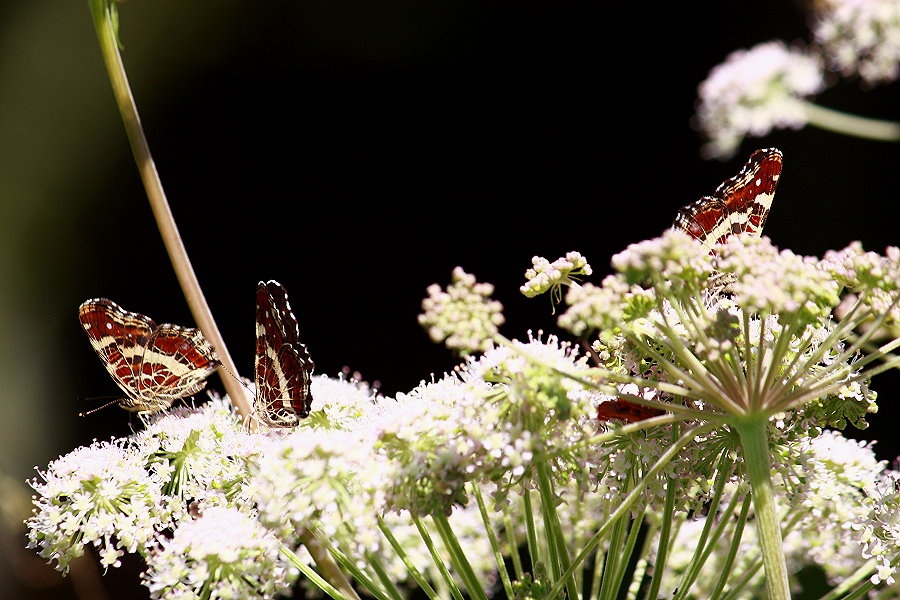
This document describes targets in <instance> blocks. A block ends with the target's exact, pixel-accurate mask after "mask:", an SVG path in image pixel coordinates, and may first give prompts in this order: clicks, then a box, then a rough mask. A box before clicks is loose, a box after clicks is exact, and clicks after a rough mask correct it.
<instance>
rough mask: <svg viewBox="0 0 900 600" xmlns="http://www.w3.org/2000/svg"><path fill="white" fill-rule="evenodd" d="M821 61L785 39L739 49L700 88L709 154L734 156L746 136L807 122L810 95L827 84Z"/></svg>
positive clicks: (699, 119)
mask: <svg viewBox="0 0 900 600" xmlns="http://www.w3.org/2000/svg"><path fill="white" fill-rule="evenodd" d="M824 86H825V79H824V73H823V69H822V65H821V63H820V61H819V60H818V59H817V58H816V57H814V56H812V55H810V54H808V53H807V52H805V51H803V50H799V49H794V48H788V47H787V46H786V45H785V44H784V43H783V42H780V41H772V42H766V43H764V44H759V45H757V46H754V47H753V48H751V49H749V50H736V51H734V52H732V53H731V54H729V55H728V57H727V58H726V59H725V62H724V63H722V64H720V65H717V66H716V67H714V68H713V70H712V71H710V73H709V77H707V79H706V80H705V81H703V82H702V83H701V84H700V86H699V88H698V106H697V125H698V126H699V128H700V129H701V130H702V131H703V132H704V133H705V134H706V135H707V137H708V138H709V143H708V144H707V145H706V147H705V148H704V152H705V153H706V155H707V156H710V157H716V158H728V157H730V156H731V155H732V154H734V152H735V150H737V148H738V146H739V145H740V143H741V140H743V138H744V136H746V135H752V136H763V135H765V134H767V133H769V132H770V131H771V130H772V129H775V128H785V127H792V128H795V129H799V128H800V127H803V126H804V125H805V124H806V121H807V117H806V110H805V108H804V100H805V99H806V98H809V97H811V96H814V95H815V94H817V93H819V92H820V91H822V89H824Z"/></svg>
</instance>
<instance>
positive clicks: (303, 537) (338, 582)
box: [300, 529, 359, 600]
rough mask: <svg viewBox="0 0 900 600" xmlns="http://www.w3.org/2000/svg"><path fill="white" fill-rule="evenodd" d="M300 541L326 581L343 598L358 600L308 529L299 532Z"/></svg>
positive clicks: (332, 560) (330, 558) (328, 555)
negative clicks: (337, 590)
mask: <svg viewBox="0 0 900 600" xmlns="http://www.w3.org/2000/svg"><path fill="white" fill-rule="evenodd" d="M300 541H301V542H303V545H304V546H306V550H307V551H308V552H309V553H310V555H311V556H312V557H313V560H314V561H316V566H317V567H319V570H320V571H321V572H322V573H323V574H324V575H325V577H327V578H328V581H330V582H331V583H332V584H333V585H334V586H335V587H337V589H339V590H340V592H341V594H343V595H344V597H346V598H350V599H351V600H359V596H358V595H357V594H356V591H355V590H354V589H353V586H352V585H350V582H349V581H348V580H347V576H346V575H345V574H344V572H343V571H341V570H340V569H339V568H338V566H337V565H336V564H335V562H334V559H333V558H332V557H331V554H330V553H329V552H328V550H327V549H325V548H324V547H323V546H322V543H321V542H320V541H319V539H318V538H317V537H316V536H315V535H313V533H312V532H311V531H310V530H309V529H303V530H302V531H300Z"/></svg>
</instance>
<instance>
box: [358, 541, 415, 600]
mask: <svg viewBox="0 0 900 600" xmlns="http://www.w3.org/2000/svg"><path fill="white" fill-rule="evenodd" d="M366 561H367V562H368V563H369V565H370V566H371V567H372V569H373V570H374V571H375V575H377V576H378V581H380V582H381V585H382V586H383V587H384V589H385V591H387V593H388V595H389V596H390V597H391V599H392V600H403V594H402V593H401V592H400V590H399V589H397V584H396V583H394V580H393V579H391V576H390V574H389V573H388V572H387V569H385V568H384V565H383V564H381V560H380V559H378V557H376V556H374V555H373V554H372V553H371V552H366ZM355 576H356V575H354V577H355Z"/></svg>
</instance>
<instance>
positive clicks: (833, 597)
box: [819, 560, 876, 600]
mask: <svg viewBox="0 0 900 600" xmlns="http://www.w3.org/2000/svg"><path fill="white" fill-rule="evenodd" d="M875 567H876V563H875V561H874V560H869V561H868V562H866V563H865V564H864V565H862V566H861V567H860V568H858V569H857V570H856V571H854V572H853V574H852V575H850V576H849V577H847V578H846V579H844V580H843V581H842V582H841V583H840V584H838V585H837V586H836V587H835V588H834V589H833V590H831V591H830V592H828V593H827V594H825V595H824V596H822V597H821V598H819V600H838V599H839V598H843V597H844V594H846V593H847V592H849V591H850V589H851V588H853V586H855V585H858V584H859V583H860V582H862V581H865V580H866V579H868V578H869V577H871V576H872V573H874V572H875ZM869 589H871V586H869V587H868V588H867V589H866V590H865V591H868V590H869Z"/></svg>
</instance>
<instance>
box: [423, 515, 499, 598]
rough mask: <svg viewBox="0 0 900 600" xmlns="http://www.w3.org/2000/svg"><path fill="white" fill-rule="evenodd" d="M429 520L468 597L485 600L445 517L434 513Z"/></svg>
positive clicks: (476, 578) (467, 560)
mask: <svg viewBox="0 0 900 600" xmlns="http://www.w3.org/2000/svg"><path fill="white" fill-rule="evenodd" d="M431 520H432V521H433V522H434V524H435V526H436V528H437V531H438V534H439V535H440V536H441V541H443V542H444V547H445V548H446V549H447V552H448V553H449V554H450V560H451V561H452V562H453V564H454V566H455V567H456V572H457V574H458V575H459V577H460V579H462V580H463V583H464V584H465V586H466V591H467V592H468V593H469V596H470V597H471V598H473V600H487V594H486V593H485V591H484V590H483V589H482V587H481V584H480V583H479V581H478V577H476V575H475V571H473V570H472V565H470V564H469V559H468V558H467V557H466V553H465V552H463V550H462V547H460V545H459V540H458V539H457V538H456V534H455V533H453V527H451V525H450V521H449V520H448V519H447V516H446V515H444V514H442V513H436V514H432V515H431Z"/></svg>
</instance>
